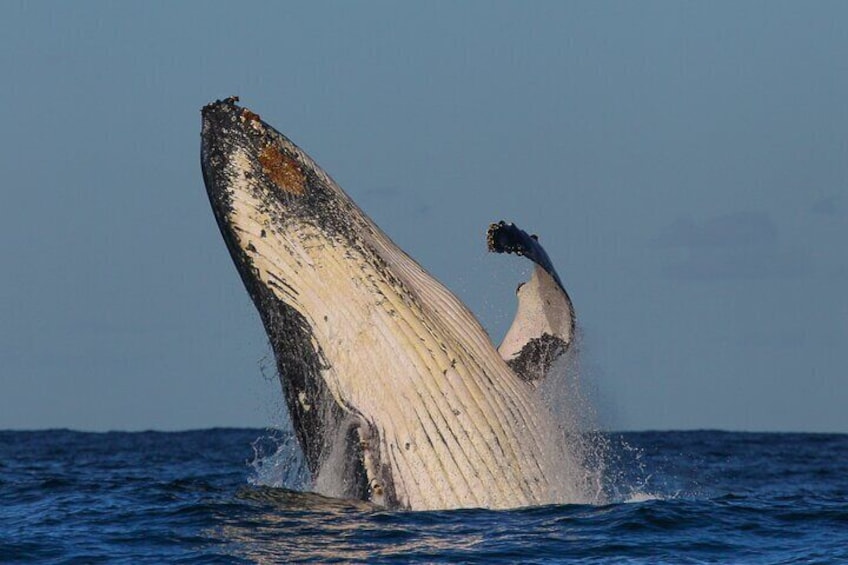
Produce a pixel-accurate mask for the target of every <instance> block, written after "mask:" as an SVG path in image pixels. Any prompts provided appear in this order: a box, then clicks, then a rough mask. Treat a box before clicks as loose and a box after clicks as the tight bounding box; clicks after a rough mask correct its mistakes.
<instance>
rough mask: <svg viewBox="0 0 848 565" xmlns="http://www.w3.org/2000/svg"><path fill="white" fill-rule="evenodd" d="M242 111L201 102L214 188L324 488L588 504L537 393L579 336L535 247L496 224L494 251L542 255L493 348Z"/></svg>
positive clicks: (400, 499) (497, 504) (307, 161)
mask: <svg viewBox="0 0 848 565" xmlns="http://www.w3.org/2000/svg"><path fill="white" fill-rule="evenodd" d="M237 101H238V99H237V98H229V99H226V100H222V101H216V102H214V103H211V104H209V105H207V106H206V107H204V108H203V110H202V122H203V125H202V133H201V165H202V170H203V178H204V181H205V184H206V188H207V192H208V196H209V200H210V203H211V205H212V209H213V212H214V215H215V218H216V221H217V223H218V226H219V228H220V230H221V233H222V235H223V238H224V241H225V242H226V245H227V248H228V249H229V252H230V254H231V256H232V258H233V261H234V263H235V265H236V268H237V270H238V272H239V274H240V276H241V278H242V281H243V282H244V285H245V287H246V289H247V291H248V293H249V294H250V296H251V298H252V300H253V302H254V304H255V306H256V308H257V310H258V311H259V314H260V317H261V319H262V322H263V324H264V326H265V329H266V331H267V334H268V338H269V341H270V344H271V347H272V349H273V351H274V355H275V358H276V365H277V369H278V372H279V377H280V382H281V384H282V389H283V393H284V396H285V400H286V404H287V408H288V411H289V415H290V417H291V420H292V425H293V428H294V430H295V433H296V436H297V439H298V442H299V444H300V446H301V448H302V450H303V453H304V456H305V459H306V463H307V466H308V468H309V471H310V473H311V475H312V477H313V481H314V488H315V490H316V491H318V492H319V493H321V494H325V495H328V496H335V497H346V498H359V499H364V500H368V501H371V502H373V503H375V504H378V505H382V506H386V507H390V508H404V509H414V510H426V509H447V508H463V507H466V508H467V507H484V508H513V507H520V506H529V505H539V504H549V503H584V502H588V497H587V496H586V494H585V492H584V489H583V488H582V487H581V486H580V484H579V481H574V480H571V479H570V478H569V477H574V476H579V475H580V473H581V469H580V461H579V458H578V457H576V456H575V454H573V453H570V452H569V450H568V449H567V446H566V445H565V443H564V442H563V441H562V435H561V434H560V433H559V430H558V429H557V426H556V424H555V421H554V419H553V418H552V417H551V415H550V412H549V411H548V408H547V407H546V405H545V403H544V402H542V401H541V400H540V399H539V398H538V395H537V394H536V392H535V389H536V387H537V385H538V383H539V382H541V380H542V379H544V377H545V374H546V372H547V371H548V370H549V369H550V367H551V365H552V364H553V363H554V362H555V361H556V359H557V358H559V357H560V356H561V355H563V354H564V353H565V352H566V351H567V350H568V347H569V345H570V343H571V340H572V336H573V334H574V314H573V309H572V305H571V300H570V298H569V297H568V294H567V293H566V292H565V290H564V288H563V286H562V282H561V280H560V278H559V276H558V275H557V273H556V271H555V270H554V268H553V265H552V264H551V262H550V259H549V258H548V256H547V254H546V253H545V251H544V250H543V249H542V248H541V246H540V245H539V243H538V238H536V237H535V236H531V235H528V234H527V233H526V232H524V231H523V230H521V229H519V228H517V227H516V226H514V225H512V224H506V223H504V222H500V223H496V224H492V226H490V228H489V231H488V234H487V241H488V247H489V249H490V250H491V251H495V252H501V253H514V254H518V255H524V256H527V257H528V258H529V259H531V260H532V261H533V262H534V263H535V267H534V271H533V274H532V276H531V278H530V280H529V281H528V282H527V283H525V284H523V285H522V286H521V287H519V290H518V301H519V306H518V312H517V314H516V318H515V321H514V322H513V324H512V326H511V328H510V330H509V331H508V333H507V335H506V337H505V338H504V341H503V343H501V345H500V347H499V348H497V349H496V348H495V346H494V345H493V344H492V342H491V340H490V339H489V336H488V335H487V333H486V331H485V330H484V329H483V328H482V327H481V325H480V324H479V322H478V321H477V320H476V318H475V317H474V316H473V315H472V314H471V312H470V311H469V310H468V308H466V307H465V305H464V304H463V303H462V302H461V301H460V300H459V299H457V297H456V296H454V295H453V294H452V293H451V292H450V291H449V290H448V289H447V288H445V287H444V286H443V285H442V284H441V283H439V282H438V281H437V280H436V279H435V278H433V277H432V276H430V275H429V274H428V273H427V272H426V271H425V270H424V269H423V268H422V267H421V266H419V265H418V263H416V262H415V261H414V260H413V259H411V258H410V257H409V256H408V255H407V254H406V253H404V252H403V251H402V250H401V249H399V248H398V247H397V246H396V245H395V244H394V243H393V242H392V241H391V239H389V237H388V236H387V235H386V234H385V233H383V232H382V231H381V230H380V229H379V228H378V227H377V226H376V225H375V224H374V223H373V222H372V221H371V220H370V219H369V218H368V217H367V216H366V215H365V213H363V212H362V210H360V209H359V208H358V207H357V206H356V204H355V203H354V202H353V201H352V200H351V199H350V198H349V197H348V195H347V194H346V193H345V192H344V191H342V189H341V188H340V187H339V186H338V185H337V184H336V183H335V182H334V181H333V179H332V178H330V176H329V175H327V174H326V173H325V172H324V171H323V170H322V169H321V168H320V167H319V166H318V165H317V164H316V163H315V162H314V161H313V160H312V159H311V158H310V157H309V156H308V155H306V153H304V152H303V151H302V150H301V149H300V148H298V147H297V146H296V145H294V144H293V143H292V142H291V141H290V140H289V139H288V138H286V137H285V136H284V135H283V134H281V133H279V132H278V131H276V130H275V129H274V128H273V127H271V126H269V125H268V124H266V123H265V122H264V121H262V120H261V119H260V117H259V116H258V115H257V114H255V113H253V112H251V111H250V110H248V109H247V108H244V107H242V106H239V105H238V104H237Z"/></svg>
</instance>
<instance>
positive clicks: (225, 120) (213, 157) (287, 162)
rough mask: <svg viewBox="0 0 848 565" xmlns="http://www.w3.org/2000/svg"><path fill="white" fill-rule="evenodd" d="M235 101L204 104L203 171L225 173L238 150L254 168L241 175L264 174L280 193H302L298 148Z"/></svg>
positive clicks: (302, 173) (303, 183)
mask: <svg viewBox="0 0 848 565" xmlns="http://www.w3.org/2000/svg"><path fill="white" fill-rule="evenodd" d="M237 101H238V97H230V98H226V99H224V100H218V101H215V102H212V103H211V104H208V105H206V106H204V107H203V109H202V111H201V114H202V117H203V128H202V133H201V139H202V152H201V156H202V161H203V167H204V172H205V173H206V172H209V173H210V174H211V175H212V176H217V175H220V176H227V173H226V171H224V170H222V169H223V167H224V166H225V165H226V163H227V162H228V161H229V160H231V159H232V154H233V153H235V152H237V151H241V152H243V153H244V154H245V155H246V156H247V157H248V159H249V160H250V161H251V164H252V165H253V167H252V168H253V169H255V170H254V171H252V172H249V171H241V173H242V174H245V175H249V174H256V175H261V176H264V177H265V178H266V179H267V180H268V181H269V182H270V184H271V185H273V186H275V187H276V188H277V189H278V190H280V191H281V192H283V193H286V194H288V195H292V196H301V195H303V194H304V192H305V191H306V188H307V186H308V183H307V179H306V173H305V171H304V166H303V163H301V162H300V160H299V159H298V155H297V151H296V150H295V149H294V148H293V147H292V145H291V143H290V142H289V141H288V140H287V139H285V137H284V136H282V135H281V134H279V133H278V132H277V131H275V130H274V129H273V128H272V127H271V126H269V125H267V124H265V123H264V122H263V121H262V119H261V118H260V117H259V115H258V114H256V113H254V112H252V111H251V110H250V109H248V108H244V107H241V106H238V105H236V102H237ZM230 174H232V173H230ZM212 180H213V181H214V180H217V179H212ZM217 184H221V183H220V182H217V183H216V182H213V186H214V185H217Z"/></svg>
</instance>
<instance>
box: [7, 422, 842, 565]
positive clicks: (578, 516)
mask: <svg viewBox="0 0 848 565" xmlns="http://www.w3.org/2000/svg"><path fill="white" fill-rule="evenodd" d="M595 439H596V440H597V441H599V442H601V443H603V444H604V445H605V448H604V457H603V459H604V481H603V482H604V484H603V489H604V491H605V493H606V496H607V502H606V503H604V504H601V505H557V506H543V507H536V508H524V509H517V510H510V511H490V510H480V509H475V510H454V511H440V512H395V511H387V510H384V509H380V508H375V507H372V506H369V505H368V504H366V503H362V502H356V501H344V500H332V499H327V498H323V497H321V496H318V495H315V494H310V493H306V492H298V490H297V488H302V487H303V485H304V484H306V483H305V478H304V476H303V475H304V474H303V470H302V466H301V464H300V462H299V460H298V458H297V456H296V454H294V450H293V449H292V445H293V442H292V440H291V437H290V436H289V435H287V434H286V433H285V432H282V431H278V430H261V429H209V430H199V431H188V432H139V433H124V432H110V433H83V432H75V431H68V430H50V431H34V432H25V431H5V432H0V562H3V563H281V562H325V563H333V562H359V563H392V562H399V563H407V562H419V563H446V562H450V563H840V562H845V563H848V435H828V434H763V433H735V432H734V433H729V432H719V431H687V432H640V433H621V434H618V433H609V434H603V435H599V436H597V437H596V438H595ZM284 486H288V487H289V488H284Z"/></svg>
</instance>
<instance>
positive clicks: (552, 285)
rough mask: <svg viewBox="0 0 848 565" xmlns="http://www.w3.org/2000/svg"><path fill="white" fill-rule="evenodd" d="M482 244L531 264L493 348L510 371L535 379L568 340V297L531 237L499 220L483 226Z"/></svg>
mask: <svg viewBox="0 0 848 565" xmlns="http://www.w3.org/2000/svg"><path fill="white" fill-rule="evenodd" d="M486 243H487V246H488V249H489V251H492V252H495V253H513V254H515V255H521V256H524V257H527V258H528V259H530V260H531V261H533V262H534V263H535V264H536V266H535V268H534V269H533V275H532V276H531V277H530V280H529V281H527V282H525V283H522V284H520V285H519V286H518V289H516V294H517V295H518V309H517V311H516V313H515V319H514V320H513V322H512V326H510V328H509V331H508V332H507V333H506V336H505V337H504V339H503V342H501V344H500V346H499V347H498V352H499V353H500V354H501V357H503V358H504V360H505V361H506V362H507V364H508V365H509V366H510V368H512V370H513V371H514V372H515V373H516V375H518V376H519V377H521V378H522V379H524V380H525V381H528V382H537V381H539V380H540V379H542V378H543V377H544V376H545V375H546V374H547V373H548V370H549V369H550V368H551V366H552V365H553V363H554V362H555V361H556V360H557V359H558V358H559V357H561V356H562V355H563V354H564V353H565V352H566V351H567V350H568V347H569V345H570V344H571V341H572V338H573V336H574V325H575V320H574V309H573V307H572V305H571V299H570V298H569V296H568V293H567V292H566V291H565V288H564V287H563V286H562V281H561V280H560V278H559V275H558V274H557V272H556V270H555V269H554V266H553V264H552V263H551V260H550V258H549V257H548V254H547V253H546V252H545V250H544V249H543V248H542V246H541V244H540V243H539V239H538V237H536V236H535V235H528V234H527V232H525V231H524V230H522V229H520V228H518V227H517V226H516V225H515V224H507V223H506V222H503V221H501V222H498V223H497V224H492V225H491V226H489V230H488V232H487V233H486Z"/></svg>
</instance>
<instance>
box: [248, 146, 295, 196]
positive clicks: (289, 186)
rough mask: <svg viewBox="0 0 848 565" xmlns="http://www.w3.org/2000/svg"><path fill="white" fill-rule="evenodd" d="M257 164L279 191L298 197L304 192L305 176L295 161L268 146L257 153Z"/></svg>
mask: <svg viewBox="0 0 848 565" xmlns="http://www.w3.org/2000/svg"><path fill="white" fill-rule="evenodd" d="M259 163H260V164H261V165H262V170H263V171H264V172H265V174H266V175H268V178H269V179H271V181H272V182H273V183H274V184H276V185H277V186H278V187H280V188H281V189H283V190H285V191H286V192H288V193H290V194H295V195H298V196H300V195H301V194H303V193H304V191H305V190H306V176H304V174H303V171H301V170H300V165H298V164H297V161H295V160H294V159H292V158H291V157H289V156H288V155H286V154H285V153H283V152H282V151H280V150H278V149H277V148H275V147H272V146H270V145H268V146H266V147H265V149H263V150H262V152H261V153H259Z"/></svg>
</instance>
